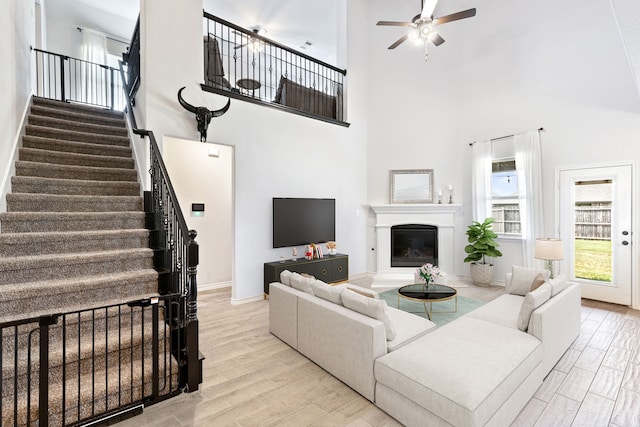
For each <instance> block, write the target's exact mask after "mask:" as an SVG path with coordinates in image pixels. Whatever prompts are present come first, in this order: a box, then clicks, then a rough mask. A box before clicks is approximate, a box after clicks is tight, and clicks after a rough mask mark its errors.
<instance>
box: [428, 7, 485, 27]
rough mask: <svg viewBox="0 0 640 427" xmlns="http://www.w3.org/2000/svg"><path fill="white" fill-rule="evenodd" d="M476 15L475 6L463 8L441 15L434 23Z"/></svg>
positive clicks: (443, 22)
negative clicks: (459, 10)
mask: <svg viewBox="0 0 640 427" xmlns="http://www.w3.org/2000/svg"><path fill="white" fill-rule="evenodd" d="M472 16H476V8H475V7H474V8H473V9H467V10H463V11H462V12H456V13H452V14H451V15H445V16H441V17H440V18H436V20H435V21H436V24H438V25H439V24H446V23H447V22H452V21H457V20H459V19H465V18H471V17H472Z"/></svg>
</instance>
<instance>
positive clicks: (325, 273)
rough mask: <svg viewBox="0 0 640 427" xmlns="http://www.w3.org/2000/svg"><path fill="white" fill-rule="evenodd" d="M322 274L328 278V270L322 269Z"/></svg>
mask: <svg viewBox="0 0 640 427" xmlns="http://www.w3.org/2000/svg"><path fill="white" fill-rule="evenodd" d="M320 274H322V275H323V276H326V275H327V269H326V268H323V269H322V273H320Z"/></svg>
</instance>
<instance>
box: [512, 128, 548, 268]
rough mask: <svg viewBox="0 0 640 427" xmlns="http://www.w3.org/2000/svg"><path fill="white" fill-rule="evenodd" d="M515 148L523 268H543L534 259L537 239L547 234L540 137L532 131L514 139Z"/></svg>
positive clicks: (536, 132)
mask: <svg viewBox="0 0 640 427" xmlns="http://www.w3.org/2000/svg"><path fill="white" fill-rule="evenodd" d="M514 147H515V152H516V172H517V174H518V199H519V200H518V201H519V203H520V227H521V231H522V259H523V264H524V266H525V267H529V268H540V267H541V265H542V264H541V261H539V260H536V259H535V258H534V257H533V256H534V249H535V244H536V237H543V234H544V219H543V217H542V155H541V148H540V133H539V132H538V131H532V132H527V133H522V134H518V135H515V136H514Z"/></svg>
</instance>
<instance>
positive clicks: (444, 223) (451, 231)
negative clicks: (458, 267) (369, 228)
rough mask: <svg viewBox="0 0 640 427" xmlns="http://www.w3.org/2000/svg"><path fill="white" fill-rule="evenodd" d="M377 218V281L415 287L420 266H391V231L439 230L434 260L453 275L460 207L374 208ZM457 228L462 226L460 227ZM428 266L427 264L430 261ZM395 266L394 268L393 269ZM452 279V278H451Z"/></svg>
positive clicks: (374, 206) (392, 206)
mask: <svg viewBox="0 0 640 427" xmlns="http://www.w3.org/2000/svg"><path fill="white" fill-rule="evenodd" d="M371 209H372V210H373V212H374V213H375V216H376V225H375V228H376V248H375V249H376V253H377V255H376V264H377V265H376V276H375V280H376V281H377V280H404V281H407V283H412V281H413V279H414V273H415V271H416V269H417V266H414V265H412V266H400V265H397V263H393V262H392V250H391V230H392V227H396V226H402V227H401V228H404V227H406V226H414V225H420V226H429V227H428V228H432V229H436V232H437V240H436V249H437V250H436V251H434V252H435V258H436V260H437V265H438V266H439V267H440V269H441V270H442V271H444V272H446V273H448V274H449V275H451V274H453V272H454V263H455V261H454V260H455V254H454V247H455V245H454V241H455V236H456V230H457V227H456V225H457V224H456V223H457V220H458V219H459V214H460V213H461V210H462V205H460V204H415V205H412V204H402V205H400V204H395V205H372V206H371ZM458 227H460V225H459V224H458ZM427 262H428V261H427ZM392 264H393V265H392ZM449 277H451V276H449Z"/></svg>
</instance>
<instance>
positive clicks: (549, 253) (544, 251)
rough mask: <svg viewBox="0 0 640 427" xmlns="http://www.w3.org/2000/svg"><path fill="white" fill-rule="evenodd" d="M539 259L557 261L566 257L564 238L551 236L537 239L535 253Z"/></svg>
mask: <svg viewBox="0 0 640 427" xmlns="http://www.w3.org/2000/svg"><path fill="white" fill-rule="evenodd" d="M534 256H535V257H536V258H538V259H544V260H552V261H557V260H561V259H564V255H563V253H562V240H560V239H553V238H549V237H540V238H537V239H536V248H535V255H534Z"/></svg>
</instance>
